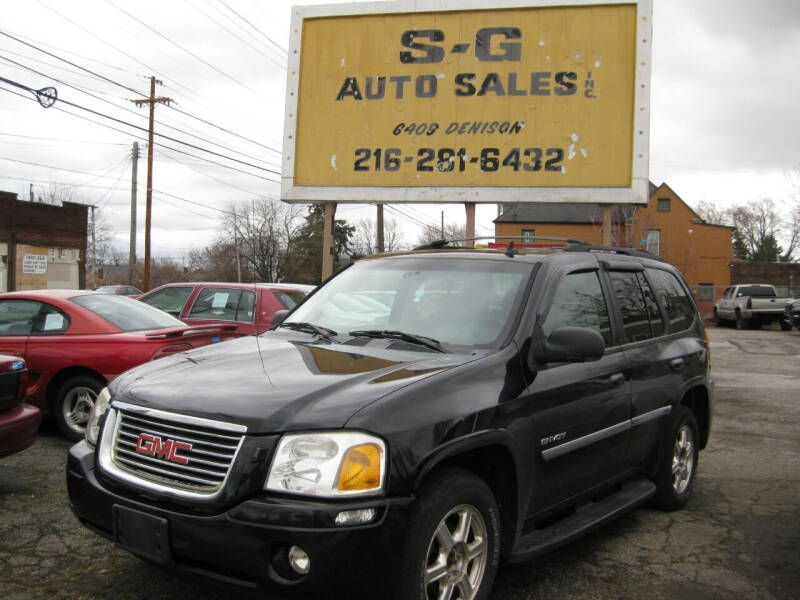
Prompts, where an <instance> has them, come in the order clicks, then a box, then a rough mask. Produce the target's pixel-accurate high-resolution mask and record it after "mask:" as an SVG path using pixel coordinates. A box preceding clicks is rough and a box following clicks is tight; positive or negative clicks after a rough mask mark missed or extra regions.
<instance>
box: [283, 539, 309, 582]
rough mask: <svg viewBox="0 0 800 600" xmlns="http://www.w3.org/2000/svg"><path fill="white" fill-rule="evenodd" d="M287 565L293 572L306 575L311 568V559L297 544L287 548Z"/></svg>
mask: <svg viewBox="0 0 800 600" xmlns="http://www.w3.org/2000/svg"><path fill="white" fill-rule="evenodd" d="M288 558H289V566H290V567H292V569H293V570H294V572H295V573H299V574H300V575H306V574H307V573H308V572H309V571H310V570H311V559H310V558H308V554H306V553H305V550H302V549H301V548H299V547H297V546H292V547H291V548H289V555H288Z"/></svg>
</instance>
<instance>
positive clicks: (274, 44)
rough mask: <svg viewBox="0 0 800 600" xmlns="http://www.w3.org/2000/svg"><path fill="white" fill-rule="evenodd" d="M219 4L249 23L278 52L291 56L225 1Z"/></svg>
mask: <svg viewBox="0 0 800 600" xmlns="http://www.w3.org/2000/svg"><path fill="white" fill-rule="evenodd" d="M219 3H220V4H222V6H224V7H225V8H227V9H228V10H229V11H231V12H232V13H233V14H235V15H236V16H237V17H239V18H240V19H241V20H242V21H244V22H245V23H247V24H248V25H249V26H250V27H252V28H253V29H254V30H255V31H256V32H257V33H259V34H260V35H262V36H264V37H265V38H266V39H267V41H268V42H269V43H270V44H272V45H273V46H275V47H276V48H277V49H278V50H280V51H281V52H283V53H284V54H289V52H288V51H287V50H286V49H285V48H283V47H282V46H279V45H278V44H277V43H276V42H275V41H274V40H273V39H272V38H271V37H269V36H268V35H267V34H266V33H264V32H263V31H261V30H260V29H259V28H258V27H256V26H255V25H253V24H252V23H251V22H250V21H248V20H247V19H245V18H244V17H243V16H242V15H240V14H239V13H238V12H236V11H235V10H233V9H232V8H231V7H230V6H228V5H227V4H226V3H225V1H224V0H219Z"/></svg>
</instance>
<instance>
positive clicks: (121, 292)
mask: <svg viewBox="0 0 800 600" xmlns="http://www.w3.org/2000/svg"><path fill="white" fill-rule="evenodd" d="M94 291H95V292H100V293H101V294H115V295H117V296H129V297H131V298H138V297H139V296H141V295H142V290H140V289H139V288H135V287H133V286H132V285H101V286H100V287H96V288H94Z"/></svg>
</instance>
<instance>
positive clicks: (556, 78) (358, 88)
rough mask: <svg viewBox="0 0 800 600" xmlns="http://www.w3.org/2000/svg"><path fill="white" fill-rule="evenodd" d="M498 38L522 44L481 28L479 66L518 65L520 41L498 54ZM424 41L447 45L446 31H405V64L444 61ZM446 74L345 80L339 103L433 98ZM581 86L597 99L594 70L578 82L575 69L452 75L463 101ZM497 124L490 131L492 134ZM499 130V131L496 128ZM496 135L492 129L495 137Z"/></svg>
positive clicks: (501, 31) (514, 128)
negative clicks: (493, 43) (494, 47)
mask: <svg viewBox="0 0 800 600" xmlns="http://www.w3.org/2000/svg"><path fill="white" fill-rule="evenodd" d="M493 37H500V38H502V39H504V40H518V39H520V38H521V37H522V33H521V32H520V30H519V29H517V28H515V27H488V28H484V29H480V30H479V31H478V32H477V33H476V35H475V50H474V52H475V58H477V59H478V60H479V61H481V62H503V61H510V62H519V61H520V60H521V55H522V48H521V43H520V42H508V41H503V42H501V43H499V44H498V47H499V50H500V51H499V52H494V53H493V52H491V51H490V48H491V40H492V38H493ZM420 38H422V39H426V40H429V41H431V42H443V41H444V39H445V36H444V32H442V31H441V30H439V29H430V30H413V31H406V32H403V34H402V35H401V39H400V41H401V44H402V45H403V46H404V47H406V48H410V49H413V50H415V51H416V53H412V52H410V51H407V50H406V51H401V52H400V54H399V58H400V62H401V63H403V64H419V63H423V64H434V63H438V62H441V61H442V60H444V57H445V48H444V47H442V46H440V45H437V44H422V43H419V42H417V41H416V40H417V39H420ZM469 46H470V44H455V45H454V46H453V47H452V49H451V50H450V53H451V54H453V53H454V54H464V53H465V52H467V50H468V49H469ZM442 79H444V75H443V74H440V75H435V74H422V75H416V76H413V77H412V76H411V75H391V76H388V77H387V76H385V75H379V76H377V77H365V78H363V79H362V81H361V82H359V79H358V77H345V79H344V82H343V83H342V85H341V87H340V89H339V93H338V94H337V95H336V100H337V101H339V102H343V101H348V100H354V101H361V100H383V99H384V98H387V97H394V98H395V99H397V100H402V99H404V98H406V97H410V96H411V95H412V94H413V95H414V97H416V98H435V97H436V95H437V94H438V93H439V88H440V81H441V80H442ZM581 84H582V88H583V96H584V97H585V98H589V99H592V98H594V97H595V89H594V80H593V79H592V72H591V71H587V73H586V77H585V79H584V80H583V81H582V82H581V81H579V80H578V73H577V72H575V71H556V72H553V71H534V72H530V73H529V74H520V73H516V72H510V73H505V74H501V73H487V74H486V75H484V76H482V77H480V78H479V77H478V75H477V74H476V73H457V74H456V75H455V76H454V77H453V93H454V94H455V95H456V96H460V97H483V96H497V97H500V96H551V95H552V96H574V95H576V94H577V93H578V87H579V85H581ZM462 125H463V124H458V123H451V127H454V128H455V129H454V130H453V131H452V132H448V133H455V132H458V133H459V134H464V133H477V131H476V129H475V128H474V127H472V126H471V125H469V126H467V127H466V128H464V127H462ZM495 128H497V125H495V126H494V127H492V130H494V129H495ZM498 129H499V128H498ZM520 129H521V127H520V126H519V125H518V124H517V125H514V124H510V126H509V127H507V128H506V127H504V128H503V131H499V133H518V132H519V130H520ZM479 130H480V132H481V133H484V132H486V129H485V128H484V127H479ZM493 132H494V131H491V133H493Z"/></svg>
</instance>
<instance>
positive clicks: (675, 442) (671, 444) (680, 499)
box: [655, 405, 700, 511]
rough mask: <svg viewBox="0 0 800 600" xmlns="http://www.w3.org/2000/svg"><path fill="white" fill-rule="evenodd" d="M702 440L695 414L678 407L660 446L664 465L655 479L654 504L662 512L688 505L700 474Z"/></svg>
mask: <svg viewBox="0 0 800 600" xmlns="http://www.w3.org/2000/svg"><path fill="white" fill-rule="evenodd" d="M699 439H700V438H699V435H698V432H697V421H696V420H695V418H694V413H692V411H691V410H689V409H688V408H686V407H685V406H682V405H678V406H676V407H675V409H674V410H673V411H672V421H671V422H670V425H669V429H668V431H667V434H666V435H665V436H664V438H663V440H662V443H661V464H660V465H659V467H658V472H657V473H656V477H655V484H656V495H655V504H656V505H657V506H658V507H659V508H660V509H662V510H667V511H672V510H678V509H679V508H683V507H684V506H685V505H686V502H688V500H689V496H690V495H691V494H692V487H693V486H694V478H695V474H696V473H697V462H698V458H699V450H698V446H697V444H698V443H699V442H698V440H699Z"/></svg>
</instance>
